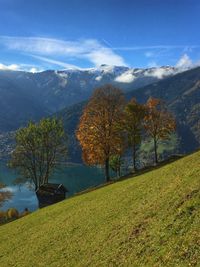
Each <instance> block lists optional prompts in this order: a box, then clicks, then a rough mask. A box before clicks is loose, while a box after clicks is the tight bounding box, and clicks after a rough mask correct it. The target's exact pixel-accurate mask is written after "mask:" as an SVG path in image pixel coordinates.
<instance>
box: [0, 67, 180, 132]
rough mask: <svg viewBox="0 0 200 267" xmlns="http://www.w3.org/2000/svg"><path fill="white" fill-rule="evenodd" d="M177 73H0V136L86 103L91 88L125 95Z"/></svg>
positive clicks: (115, 70) (127, 70)
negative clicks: (110, 87)
mask: <svg viewBox="0 0 200 267" xmlns="http://www.w3.org/2000/svg"><path fill="white" fill-rule="evenodd" d="M179 71H180V70H178V69H176V68H173V67H169V66H167V67H160V68H149V69H132V68H128V67H120V66H108V65H102V66H100V67H99V68H90V69H82V70H81V69H68V70H63V71H54V70H48V71H43V72H39V73H30V72H23V71H0V106H1V113H0V132H6V131H11V130H16V129H17V128H18V127H20V126H23V125H25V124H26V122H27V121H28V120H30V119H32V120H38V119H40V118H41V117H44V116H48V115H50V114H53V113H54V112H58V111H59V110H61V109H63V108H65V107H68V106H71V105H73V104H76V103H78V102H80V101H83V100H86V99H88V97H89V96H90V95H91V93H92V91H93V90H94V88H96V87H98V86H101V85H103V84H105V83H112V84H115V85H116V86H119V87H120V88H122V89H123V90H124V91H125V92H127V91H129V90H135V89H137V88H139V87H143V86H145V85H148V84H151V83H152V82H155V81H158V80H160V79H163V78H165V77H167V76H172V75H174V74H175V73H177V72H179ZM13 118H15V119H14V120H13Z"/></svg>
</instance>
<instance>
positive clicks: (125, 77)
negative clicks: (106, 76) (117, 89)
mask: <svg viewBox="0 0 200 267" xmlns="http://www.w3.org/2000/svg"><path fill="white" fill-rule="evenodd" d="M134 80H135V76H134V75H133V73H132V71H130V70H128V71H126V72H124V73H122V74H121V75H119V76H117V77H116V78H115V81H116V82H120V83H131V82H133V81H134Z"/></svg>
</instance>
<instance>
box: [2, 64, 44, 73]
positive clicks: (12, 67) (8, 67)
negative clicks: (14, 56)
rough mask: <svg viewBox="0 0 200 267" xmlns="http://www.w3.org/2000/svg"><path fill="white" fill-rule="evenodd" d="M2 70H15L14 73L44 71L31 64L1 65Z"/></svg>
mask: <svg viewBox="0 0 200 267" xmlns="http://www.w3.org/2000/svg"><path fill="white" fill-rule="evenodd" d="M0 70H13V71H29V72H33V73H35V72H39V71H42V69H40V68H38V67H36V66H32V65H29V64H10V65H9V64H8V65H6V64H3V63H0Z"/></svg>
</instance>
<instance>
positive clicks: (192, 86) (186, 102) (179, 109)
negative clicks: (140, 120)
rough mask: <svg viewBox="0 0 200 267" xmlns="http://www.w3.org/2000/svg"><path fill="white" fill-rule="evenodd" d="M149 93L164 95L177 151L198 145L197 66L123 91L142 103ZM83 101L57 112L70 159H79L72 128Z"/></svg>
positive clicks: (199, 89)
mask: <svg viewBox="0 0 200 267" xmlns="http://www.w3.org/2000/svg"><path fill="white" fill-rule="evenodd" d="M150 96H153V97H158V98H162V99H164V100H165V102H166V104H167V105H168V107H169V109H170V110H171V111H172V112H173V113H174V115H175V117H176V122H177V132H178V136H179V137H180V143H179V152H181V153H189V152H191V151H194V150H195V149H197V148H198V147H199V146H200V68H195V69H192V70H188V71H185V72H182V73H179V74H176V75H174V76H173V77H169V78H165V79H163V80H161V81H159V82H156V83H153V84H150V85H148V86H145V87H142V88H140V89H138V90H133V91H129V92H128V93H127V94H126V98H127V99H130V98H132V97H135V98H136V99H137V100H138V101H139V102H141V103H145V102H146V100H147V99H148V98H149V97H150ZM85 103H86V102H82V103H79V104H77V105H74V106H71V107H69V108H65V109H63V110H62V111H60V112H59V113H58V114H57V116H58V117H61V118H63V121H64V123H65V127H66V130H67V132H68V134H69V135H70V140H72V142H71V143H70V153H69V154H70V155H71V159H72V160H73V161H80V160H81V153H80V148H79V145H78V144H77V141H76V139H75V136H74V132H75V130H76V127H77V125H78V122H79V118H80V116H81V114H82V110H83V107H84V105H85Z"/></svg>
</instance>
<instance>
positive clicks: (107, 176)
mask: <svg viewBox="0 0 200 267" xmlns="http://www.w3.org/2000/svg"><path fill="white" fill-rule="evenodd" d="M105 177H106V182H109V181H110V172H109V158H108V159H106V161H105Z"/></svg>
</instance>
